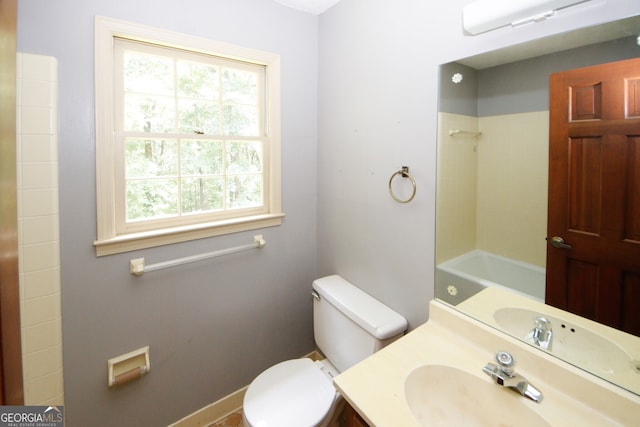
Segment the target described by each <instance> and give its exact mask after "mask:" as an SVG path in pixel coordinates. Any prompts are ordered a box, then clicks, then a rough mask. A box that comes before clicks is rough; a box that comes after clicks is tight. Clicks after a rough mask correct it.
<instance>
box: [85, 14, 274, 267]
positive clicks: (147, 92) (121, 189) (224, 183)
mask: <svg viewBox="0 0 640 427" xmlns="http://www.w3.org/2000/svg"><path fill="white" fill-rule="evenodd" d="M279 79H280V77H279V57H278V56H277V55H275V54H271V53H266V52H261V51H254V50H251V49H246V48H241V47H237V46H231V45H227V44H222V43H218V42H213V41H211V40H205V39H201V38H197V37H191V36H187V35H184V34H177V33H173V32H169V31H165V30H159V29H153V28H149V27H142V26H138V25H135V24H130V23H125V22H121V21H114V20H110V19H107V18H96V159H97V161H96V172H97V208H98V209H97V216H98V221H97V223H98V239H97V240H96V242H95V243H94V245H95V247H96V252H97V254H98V255H99V256H100V255H108V254H112V253H118V252H125V251H129V250H135V249H141V248H145V247H150V246H158V245H162V244H169V243H175V242H180V241H185V240H191V239H198V238H203V237H210V236H215V235H220V234H226V233H233V232H238V231H244V230H251V229H256V228H262V227H268V226H274V225H279V224H280V223H281V221H282V217H283V214H282V212H281V210H280V141H279V138H280V117H279V114H280V111H279V105H280V102H279V98H280V96H279Z"/></svg>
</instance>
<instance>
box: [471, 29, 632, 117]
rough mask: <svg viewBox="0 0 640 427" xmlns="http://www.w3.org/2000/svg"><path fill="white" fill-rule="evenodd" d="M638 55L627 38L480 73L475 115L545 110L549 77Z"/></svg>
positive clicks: (547, 107)
mask: <svg viewBox="0 0 640 427" xmlns="http://www.w3.org/2000/svg"><path fill="white" fill-rule="evenodd" d="M638 55H640V47H638V45H637V44H636V37H628V38H624V39H620V40H615V41H611V42H606V43H599V44H597V45H593V46H587V47H584V48H577V49H571V50H567V51H564V52H558V53H554V54H550V55H545V56H541V57H537V58H532V59H527V60H523V61H518V62H513V63H511V64H505V65H500V66H497V67H493V68H487V69H485V70H480V71H479V73H478V116H479V117H483V116H497V115H501V114H515V113H527V112H532V111H546V110H548V109H549V75H550V74H552V73H555V72H558V71H563V70H570V69H573V68H580V67H587V66H589V65H594V64H602V63H606V62H613V61H619V60H622V59H629V58H635V57H637V56H638Z"/></svg>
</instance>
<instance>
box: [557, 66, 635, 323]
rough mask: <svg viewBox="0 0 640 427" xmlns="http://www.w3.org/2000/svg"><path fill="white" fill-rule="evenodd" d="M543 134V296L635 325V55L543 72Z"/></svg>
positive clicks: (564, 306)
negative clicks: (559, 243) (546, 114)
mask: <svg viewBox="0 0 640 427" xmlns="http://www.w3.org/2000/svg"><path fill="white" fill-rule="evenodd" d="M549 144H550V146H549V216H548V241H549V244H548V245H547V292H546V302H547V303H548V304H551V305H555V306H557V307H559V308H562V309H565V310H568V311H571V312H574V313H576V314H579V315H581V316H584V317H587V318H590V319H593V320H596V321H599V322H602V323H605V324H608V325H610V326H613V327H616V328H619V329H623V330H625V331H627V332H630V333H633V334H635V335H640V298H639V296H640V290H639V289H640V279H639V278H640V59H639V58H636V59H631V60H627V61H619V62H615V63H610V64H603V65H597V66H593V67H586V68H581V69H576V70H570V71H566V72H561V73H556V74H553V75H551V78H550V133H549ZM552 236H558V237H561V238H562V239H564V241H565V242H566V243H567V244H568V245H569V247H570V248H569V247H564V248H558V247H554V246H552V245H551V237H552Z"/></svg>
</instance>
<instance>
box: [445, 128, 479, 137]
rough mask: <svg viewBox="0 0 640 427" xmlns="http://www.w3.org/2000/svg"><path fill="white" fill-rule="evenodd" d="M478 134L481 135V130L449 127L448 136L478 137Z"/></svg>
mask: <svg viewBox="0 0 640 427" xmlns="http://www.w3.org/2000/svg"><path fill="white" fill-rule="evenodd" d="M480 135H482V132H475V131H471V130H463V129H449V136H472V137H474V138H479V137H480Z"/></svg>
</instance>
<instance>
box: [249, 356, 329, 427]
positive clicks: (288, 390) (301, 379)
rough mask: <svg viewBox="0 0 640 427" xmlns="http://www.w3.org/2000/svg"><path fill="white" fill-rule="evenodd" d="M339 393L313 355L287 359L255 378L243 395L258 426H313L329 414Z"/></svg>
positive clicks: (251, 420) (253, 422)
mask: <svg viewBox="0 0 640 427" xmlns="http://www.w3.org/2000/svg"><path fill="white" fill-rule="evenodd" d="M336 395H337V391H336V389H335V388H334V387H333V384H332V383H331V380H330V379H329V377H328V376H326V375H325V374H324V373H323V372H322V371H321V370H320V369H319V368H318V366H316V364H315V363H314V362H313V361H312V360H311V359H307V358H304V359H294V360H287V361H285V362H281V363H278V364H277V365H274V366H272V367H271V368H269V369H267V370H266V371H264V372H263V373H261V374H260V375H258V377H256V379H255V380H253V382H252V383H251V385H250V386H249V388H248V389H247V392H246V394H245V396H244V403H243V410H244V416H245V419H246V421H248V422H249V423H250V424H251V425H252V426H256V427H301V426H309V427H312V426H316V425H318V424H319V423H320V422H321V421H322V420H323V418H325V417H326V415H327V413H328V412H329V410H330V409H331V407H332V405H333V402H334V400H335V398H336Z"/></svg>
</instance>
